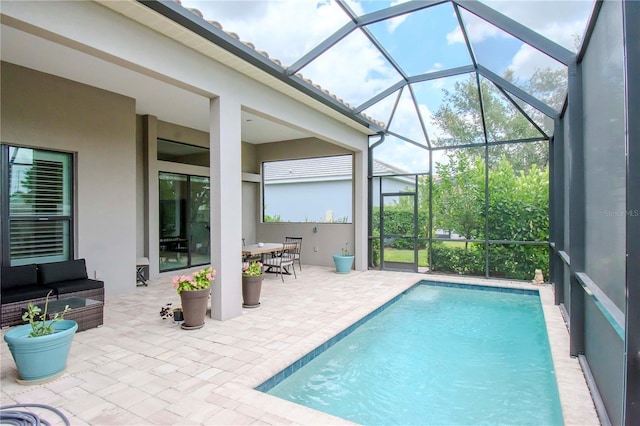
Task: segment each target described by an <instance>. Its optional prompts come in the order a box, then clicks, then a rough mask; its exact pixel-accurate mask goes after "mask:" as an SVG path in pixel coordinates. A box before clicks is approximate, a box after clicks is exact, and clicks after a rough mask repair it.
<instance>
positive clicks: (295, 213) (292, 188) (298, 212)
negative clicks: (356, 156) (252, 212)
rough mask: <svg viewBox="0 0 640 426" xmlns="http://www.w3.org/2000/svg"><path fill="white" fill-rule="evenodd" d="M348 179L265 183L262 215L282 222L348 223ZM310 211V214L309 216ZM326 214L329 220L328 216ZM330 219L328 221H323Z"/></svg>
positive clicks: (349, 193) (350, 197) (349, 181)
mask: <svg viewBox="0 0 640 426" xmlns="http://www.w3.org/2000/svg"><path fill="white" fill-rule="evenodd" d="M352 186H353V185H352V183H351V180H344V179H343V180H331V181H322V182H287V183H271V184H265V191H268V192H269V198H268V199H267V200H266V201H265V205H266V206H265V214H268V215H270V216H274V215H280V217H281V219H282V221H283V222H325V221H327V222H329V221H330V220H333V221H336V222H341V221H344V222H349V223H350V222H351V221H352V217H351V216H352V211H353V209H352V204H353V203H352V201H353V200H352V198H353V196H352V194H351V189H352ZM310 212H313V213H310ZM328 215H329V217H328ZM327 219H330V220H327Z"/></svg>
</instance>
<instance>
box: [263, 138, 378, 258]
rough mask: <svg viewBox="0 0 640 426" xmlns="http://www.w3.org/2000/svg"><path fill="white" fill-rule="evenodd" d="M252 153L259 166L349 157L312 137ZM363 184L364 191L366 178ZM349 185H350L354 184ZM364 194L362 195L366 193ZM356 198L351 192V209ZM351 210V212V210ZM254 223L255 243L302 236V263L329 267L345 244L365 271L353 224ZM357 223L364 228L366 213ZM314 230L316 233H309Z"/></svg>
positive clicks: (339, 148)
mask: <svg viewBox="0 0 640 426" xmlns="http://www.w3.org/2000/svg"><path fill="white" fill-rule="evenodd" d="M256 154H257V159H258V162H259V163H260V164H261V163H263V162H265V161H274V160H291V159H296V158H311V157H324V156H332V155H343V154H353V151H350V150H349V149H346V148H344V147H341V146H337V145H333V144H329V143H326V142H324V141H322V140H318V139H316V138H308V139H298V140H294V141H283V142H274V143H269V144H260V145H257V146H256ZM363 183H364V185H365V188H366V179H365V181H364V182H363ZM351 184H352V185H354V183H351ZM354 188H355V186H354ZM364 194H365V196H366V191H365V192H364ZM359 196H361V194H360V193H356V192H355V191H352V197H353V200H352V204H353V205H354V208H355V199H356V197H359ZM295 202H296V201H294V200H292V202H291V204H295ZM259 205H260V204H259ZM353 211H354V212H355V209H354V210H353ZM354 215H355V216H353V217H354V218H359V217H360V216H357V213H354ZM258 220H259V224H258V227H257V230H256V238H257V239H258V241H268V242H279V241H284V237H286V236H290V237H302V238H303V241H302V252H301V258H302V262H303V263H307V264H310V265H320V266H333V258H332V257H331V256H332V255H333V254H336V253H340V249H341V248H342V247H344V245H345V243H348V244H349V247H351V249H352V251H354V252H356V251H357V252H356V256H362V258H363V259H364V268H362V269H366V255H367V252H366V240H364V241H363V242H362V244H363V245H362V246H361V248H359V247H358V246H357V245H356V239H355V228H356V225H355V224H354V223H346V224H342V223H341V224H337V223H326V224H321V223H312V222H309V223H264V222H262V221H261V218H259V219H258ZM355 220H358V219H355ZM360 220H363V221H364V226H365V228H366V225H367V222H366V220H367V218H366V210H365V211H364V212H363V215H362V218H361V219H360ZM314 228H315V229H316V230H317V232H314V231H313V230H314ZM365 237H366V234H365ZM354 248H355V250H354Z"/></svg>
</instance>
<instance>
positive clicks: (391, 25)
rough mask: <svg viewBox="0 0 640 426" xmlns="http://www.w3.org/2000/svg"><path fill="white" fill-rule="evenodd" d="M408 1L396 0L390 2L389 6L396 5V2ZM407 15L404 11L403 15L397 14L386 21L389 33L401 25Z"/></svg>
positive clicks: (406, 0)
mask: <svg viewBox="0 0 640 426" xmlns="http://www.w3.org/2000/svg"><path fill="white" fill-rule="evenodd" d="M408 1H409V0H397V1H394V2H391V4H390V5H389V6H396V5H398V4H402V3H406V2H408ZM408 17H409V15H408V14H406V13H405V14H404V15H400V16H397V17H395V18H393V19H390V20H389V21H387V25H388V30H389V33H393V32H394V31H395V30H396V28H398V27H399V26H400V25H402V23H403V22H404V21H406V20H407V18H408Z"/></svg>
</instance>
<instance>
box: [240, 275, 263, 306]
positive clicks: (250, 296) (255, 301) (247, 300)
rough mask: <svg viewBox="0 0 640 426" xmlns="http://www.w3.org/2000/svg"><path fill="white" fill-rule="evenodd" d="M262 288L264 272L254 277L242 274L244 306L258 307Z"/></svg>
mask: <svg viewBox="0 0 640 426" xmlns="http://www.w3.org/2000/svg"><path fill="white" fill-rule="evenodd" d="M261 290H262V274H261V275H255V276H253V277H247V276H245V275H243V276H242V300H243V302H244V303H242V307H243V308H257V307H258V306H260V291H261Z"/></svg>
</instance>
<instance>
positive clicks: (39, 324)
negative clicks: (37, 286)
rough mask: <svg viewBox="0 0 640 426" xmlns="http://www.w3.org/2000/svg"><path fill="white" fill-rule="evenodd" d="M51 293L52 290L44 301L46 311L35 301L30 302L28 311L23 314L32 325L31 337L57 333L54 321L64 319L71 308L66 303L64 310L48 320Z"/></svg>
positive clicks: (24, 319) (24, 318)
mask: <svg viewBox="0 0 640 426" xmlns="http://www.w3.org/2000/svg"><path fill="white" fill-rule="evenodd" d="M52 291H53V290H52ZM49 295H51V291H50V292H49V293H47V298H46V299H45V302H44V311H43V310H42V309H40V308H39V307H38V306H36V305H34V304H33V303H29V305H28V306H27V312H25V313H24V314H23V315H22V320H23V321H28V322H29V324H30V325H31V333H29V337H41V336H47V335H49V334H53V333H55V331H56V330H55V328H54V326H53V323H54V322H56V321H62V320H63V319H64V314H66V313H67V312H69V311H70V310H71V308H69V305H66V306H65V307H64V310H63V311H62V312H57V313H56V314H55V315H54V316H53V318H52V319H50V320H47V310H48V308H49Z"/></svg>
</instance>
